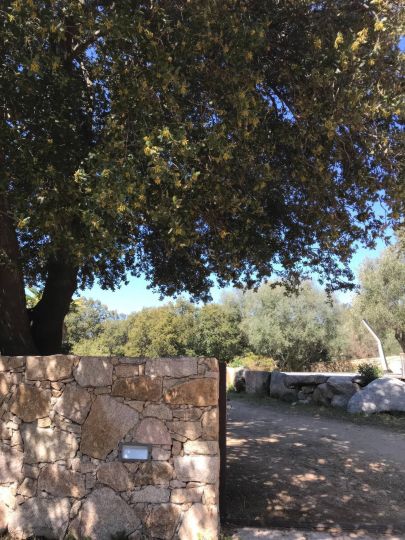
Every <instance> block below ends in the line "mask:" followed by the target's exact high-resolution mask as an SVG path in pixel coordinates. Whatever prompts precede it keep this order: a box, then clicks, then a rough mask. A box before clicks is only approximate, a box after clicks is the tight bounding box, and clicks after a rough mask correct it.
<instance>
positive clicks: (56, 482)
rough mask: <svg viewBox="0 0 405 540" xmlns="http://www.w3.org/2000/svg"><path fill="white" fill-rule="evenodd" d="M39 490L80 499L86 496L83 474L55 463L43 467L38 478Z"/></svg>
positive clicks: (57, 495)
mask: <svg viewBox="0 0 405 540" xmlns="http://www.w3.org/2000/svg"><path fill="white" fill-rule="evenodd" d="M38 491H46V492H47V493H49V494H50V495H54V496H56V497H75V498H78V499H80V498H82V497H84V495H85V493H86V488H85V485H84V478H83V476H82V475H81V474H79V473H77V472H74V471H69V470H66V469H65V468H63V467H60V466H59V465H56V464H53V465H47V466H46V467H43V468H42V469H41V472H40V475H39V478H38Z"/></svg>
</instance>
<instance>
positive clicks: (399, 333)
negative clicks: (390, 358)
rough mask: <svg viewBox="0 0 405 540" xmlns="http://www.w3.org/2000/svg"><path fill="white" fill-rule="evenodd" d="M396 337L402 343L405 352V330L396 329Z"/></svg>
mask: <svg viewBox="0 0 405 540" xmlns="http://www.w3.org/2000/svg"><path fill="white" fill-rule="evenodd" d="M395 339H396V340H397V341H398V343H399V344H400V346H401V349H402V352H404V353H405V330H400V329H397V330H395Z"/></svg>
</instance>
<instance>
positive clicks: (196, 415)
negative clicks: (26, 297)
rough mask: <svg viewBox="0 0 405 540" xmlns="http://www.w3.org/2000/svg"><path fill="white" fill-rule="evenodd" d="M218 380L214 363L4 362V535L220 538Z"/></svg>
mask: <svg viewBox="0 0 405 540" xmlns="http://www.w3.org/2000/svg"><path fill="white" fill-rule="evenodd" d="M218 377H219V373H218V363H217V361H216V360H215V359H213V358H159V359H146V358H121V357H119V358H118V357H112V358H99V357H81V358H80V357H77V356H63V355H55V356H47V357H44V356H42V357H40V356H27V357H0V405H1V408H0V531H1V530H8V532H9V535H10V536H11V538H16V539H24V538H29V537H31V536H43V537H45V538H56V539H62V538H65V537H67V536H68V535H69V538H76V539H78V540H79V539H84V538H86V539H92V540H111V539H112V538H113V537H114V535H118V536H116V537H117V538H118V537H119V538H128V539H129V540H136V539H141V538H144V539H153V538H158V539H167V540H172V539H180V540H194V539H195V540H197V539H198V540H216V539H217V538H218V511H217V507H218V484H219V449H218ZM123 442H137V443H141V444H147V445H151V459H150V460H148V461H138V462H130V463H128V462H122V461H121V460H120V455H119V447H120V444H121V443H123Z"/></svg>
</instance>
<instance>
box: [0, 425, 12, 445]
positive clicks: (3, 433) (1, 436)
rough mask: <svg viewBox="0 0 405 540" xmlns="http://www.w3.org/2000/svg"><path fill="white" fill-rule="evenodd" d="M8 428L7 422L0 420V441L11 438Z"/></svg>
mask: <svg viewBox="0 0 405 540" xmlns="http://www.w3.org/2000/svg"><path fill="white" fill-rule="evenodd" d="M10 431H11V430H10V429H8V427H7V424H6V423H5V422H3V420H0V441H6V440H9V439H11V433H10Z"/></svg>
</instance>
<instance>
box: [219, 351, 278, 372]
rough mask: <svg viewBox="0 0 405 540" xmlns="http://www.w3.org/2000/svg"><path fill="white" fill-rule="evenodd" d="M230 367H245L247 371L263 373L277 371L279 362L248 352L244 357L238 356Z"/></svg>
mask: <svg viewBox="0 0 405 540" xmlns="http://www.w3.org/2000/svg"><path fill="white" fill-rule="evenodd" d="M228 365H229V367H245V368H246V369H253V370H254V369H256V370H259V369H260V370H263V371H273V370H274V369H277V362H275V360H273V358H271V357H270V356H262V355H260V354H254V353H252V352H248V353H246V354H244V355H243V356H236V357H235V358H234V359H233V360H232V361H231V362H230V363H229V364H228Z"/></svg>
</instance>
